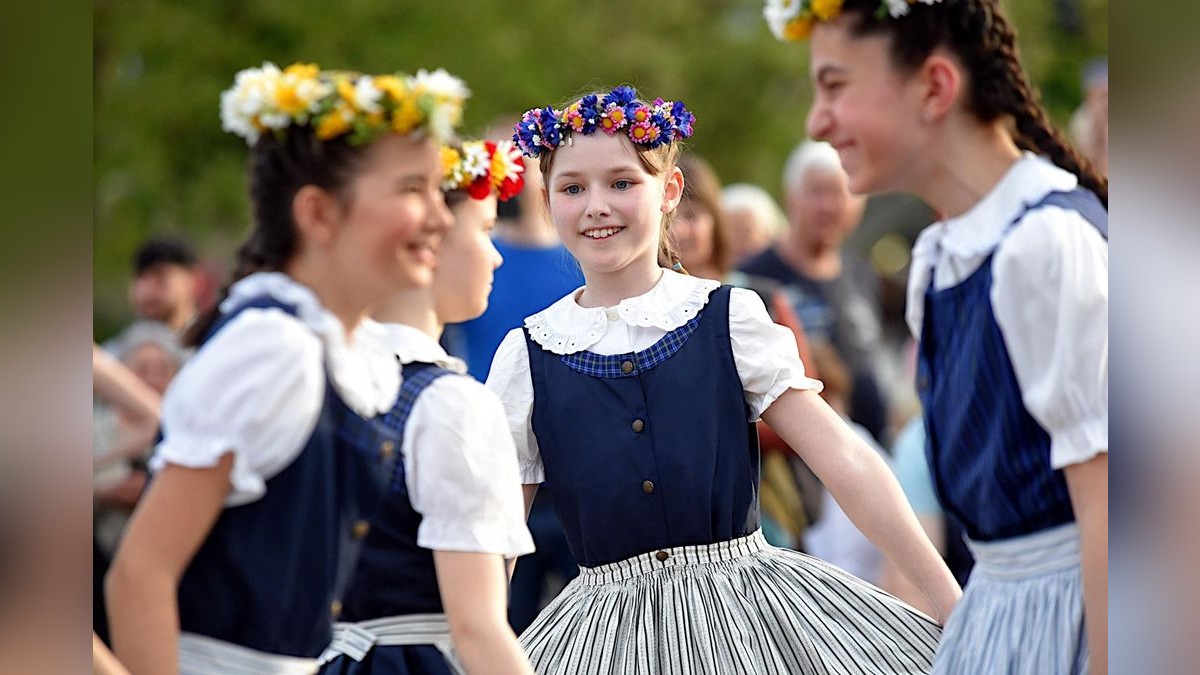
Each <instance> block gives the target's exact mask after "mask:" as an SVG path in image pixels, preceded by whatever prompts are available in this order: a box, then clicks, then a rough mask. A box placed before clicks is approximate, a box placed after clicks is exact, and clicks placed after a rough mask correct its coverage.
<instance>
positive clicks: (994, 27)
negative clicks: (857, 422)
mask: <svg viewBox="0 0 1200 675" xmlns="http://www.w3.org/2000/svg"><path fill="white" fill-rule="evenodd" d="M770 4H771V5H774V7H768V12H767V14H768V18H769V19H772V20H773V23H772V25H773V27H775V29H776V32H777V34H781V35H787V34H790V33H805V32H810V31H811V37H812V58H811V66H810V67H811V70H812V76H813V81H814V83H815V86H814V90H815V92H816V99H815V101H814V103H813V107H812V109H811V110H810V111H809V115H808V132H809V134H810V135H811V136H813V137H814V138H822V139H825V140H828V141H829V142H830V143H832V144H833V145H834V147H836V148H837V149H838V152H839V154H840V155H841V160H842V164H843V166H845V168H846V171H847V173H848V174H849V177H850V183H851V189H852V190H854V191H855V192H859V193H870V192H885V191H887V192H890V191H906V192H912V193H915V194H917V195H918V196H920V197H922V198H923V199H925V200H926V201H927V202H929V203H930V204H931V205H932V206H934V208H935V209H936V210H937V211H938V212H939V213H941V214H942V220H940V221H938V222H936V223H934V224H933V225H931V226H930V227H929V228H927V229H926V230H925V231H924V232H922V234H921V235H920V237H919V238H918V239H917V242H916V244H915V246H914V249H913V263H912V270H913V273H912V275H911V277H910V279H909V292H908V310H907V314H908V316H907V318H908V323H909V327H910V328H911V329H912V331H913V333H914V335H916V336H917V337H918V339H919V340H920V348H919V350H918V359H919V365H918V374H917V388H918V393H919V394H920V397H921V402H922V407H923V409H924V415H925V424H926V428H927V430H928V434H929V442H928V445H927V451H928V454H929V464H930V467H931V470H932V474H933V479H934V485H935V487H936V488H937V492H938V496H939V499H940V500H941V502H942V504H943V505H944V506H945V508H946V511H947V513H949V514H951V517H953V518H955V519H956V520H958V521H959V523H961V524H962V526H963V528H964V530H965V532H966V534H967V537H968V544H969V545H970V547H971V549H972V551H973V553H974V555H975V559H976V565H975V568H974V571H973V572H972V574H971V579H970V581H969V582H968V584H967V588H966V592H965V594H964V596H963V601H962V603H961V604H960V605H959V608H958V609H956V610H955V612H954V614H953V615H952V616H951V617H950V621H949V623H948V624H947V626H946V632H945V635H944V639H943V642H942V645H941V647H940V648H939V652H938V655H937V658H936V661H935V664H934V672H935V673H946V674H949V673H984V674H987V673H1030V674H1033V673H1037V674H1041V673H1084V672H1089V671H1090V672H1091V673H1104V672H1106V671H1107V623H1108V605H1107V585H1108V563H1107V551H1108V459H1107V457H1108V244H1107V233H1108V211H1107V206H1106V204H1107V199H1108V183H1107V180H1105V179H1104V178H1103V177H1101V176H1100V175H1098V174H1097V173H1096V172H1095V171H1094V170H1093V169H1092V167H1091V165H1090V164H1089V163H1088V161H1087V160H1086V159H1084V158H1083V157H1082V156H1081V155H1080V154H1079V153H1077V152H1076V151H1075V150H1074V149H1073V148H1072V147H1071V146H1070V145H1069V144H1068V143H1067V142H1066V141H1065V140H1064V138H1063V136H1062V134H1061V133H1059V131H1058V130H1056V129H1055V128H1054V127H1053V126H1052V125H1051V124H1050V123H1049V121H1048V118H1047V116H1046V112H1045V111H1044V110H1043V109H1042V107H1041V106H1040V105H1039V104H1038V101H1037V95H1036V92H1035V90H1034V89H1033V87H1032V86H1031V85H1030V83H1029V78H1028V76H1027V74H1026V73H1025V71H1024V69H1023V68H1022V67H1021V63H1020V60H1019V58H1018V56H1017V50H1016V36H1015V32H1014V30H1013V28H1012V26H1011V24H1010V23H1009V22H1008V20H1007V19H1006V18H1005V16H1004V14H1003V13H1002V12H1001V11H1000V7H999V3H998V2H997V1H996V0H942V1H938V0H922V2H921V3H917V4H914V3H911V2H905V1H904V0H888V1H887V2H885V3H882V4H881V3H880V2H879V0H845V2H844V3H843V2H841V1H840V0H838V1H837V2H828V1H827V2H821V3H818V2H817V1H816V0H813V1H812V2H811V3H810V2H799V3H793V4H792V5H790V7H789V8H788V9H784V8H782V7H780V6H779V4H778V3H770ZM794 24H805V25H807V28H792V29H789V28H788V26H792V25H794ZM1089 663H1090V666H1089Z"/></svg>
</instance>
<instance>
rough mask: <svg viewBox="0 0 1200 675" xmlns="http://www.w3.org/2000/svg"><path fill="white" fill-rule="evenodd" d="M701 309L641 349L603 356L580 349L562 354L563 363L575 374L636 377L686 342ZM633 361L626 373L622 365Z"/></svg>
mask: <svg viewBox="0 0 1200 675" xmlns="http://www.w3.org/2000/svg"><path fill="white" fill-rule="evenodd" d="M703 314H704V312H700V313H699V314H697V315H696V316H694V317H692V320H691V321H688V322H687V323H685V324H683V325H682V326H680V327H679V328H676V329H675V330H673V331H671V332H670V333H667V334H666V335H664V336H662V337H661V338H659V340H658V342H655V343H654V344H652V345H650V346H649V347H647V348H645V349H643V350H642V351H640V352H633V353H630V354H611V355H603V354H596V353H594V352H589V351H582V352H576V353H574V354H566V355H564V356H562V357H561V358H562V362H563V363H565V364H567V366H568V367H569V368H570V369H571V370H574V371H575V372H577V373H582V374H584V375H590V376H592V377H604V378H609V379H615V378H619V377H636V376H638V375H640V374H642V373H644V372H646V371H648V370H650V369H651V368H654V367H655V366H657V365H658V364H660V363H662V362H664V361H666V360H667V359H669V358H671V357H672V356H674V355H675V352H677V351H679V349H680V348H681V347H683V344H684V343H685V342H687V341H688V338H690V337H691V336H692V333H695V332H696V327H697V326H699V325H700V317H701V316H703ZM627 363H628V364H632V365H633V367H632V368H630V369H629V372H625V364H627Z"/></svg>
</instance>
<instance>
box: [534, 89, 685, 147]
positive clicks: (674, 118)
mask: <svg viewBox="0 0 1200 675" xmlns="http://www.w3.org/2000/svg"><path fill="white" fill-rule="evenodd" d="M695 122H696V116H695V115H693V114H692V113H691V112H689V111H688V109H687V108H685V107H684V105H683V102H682V101H664V100H662V99H661V98H656V99H654V102H653V103H644V102H642V101H639V100H638V99H637V90H635V89H634V88H633V87H630V86H628V85H622V86H619V87H617V88H615V89H613V90H612V91H610V92H608V93H607V94H605V95H604V96H600V95H598V94H588V95H587V96H584V97H583V98H581V99H579V100H578V101H575V102H574V103H572V104H571V105H569V106H567V107H566V109H564V110H555V109H554V108H551V107H550V106H547V107H545V108H532V109H530V110H528V111H527V112H526V113H525V114H524V115H522V116H521V121H519V122H517V123H516V124H515V125H514V126H513V131H514V133H513V141H514V142H515V143H516V144H517V146H518V147H520V148H521V151H522V152H524V153H525V154H526V155H527V156H529V157H537V156H538V155H540V154H541V153H542V152H547V151H553V150H555V149H557V148H558V147H559V146H560V145H562V144H564V143H570V142H571V136H570V135H571V134H572V133H580V134H583V135H585V136H587V135H591V134H594V133H596V131H597V130H601V131H604V133H606V134H608V135H609V136H612V135H613V134H616V133H617V132H618V131H622V132H624V134H625V135H626V136H628V137H629V140H631V141H633V142H634V143H637V144H638V145H644V146H646V147H649V148H656V147H658V146H660V145H663V144H665V143H671V142H673V141H678V140H683V139H685V138H688V137H690V136H691V135H692V125H693V124H695Z"/></svg>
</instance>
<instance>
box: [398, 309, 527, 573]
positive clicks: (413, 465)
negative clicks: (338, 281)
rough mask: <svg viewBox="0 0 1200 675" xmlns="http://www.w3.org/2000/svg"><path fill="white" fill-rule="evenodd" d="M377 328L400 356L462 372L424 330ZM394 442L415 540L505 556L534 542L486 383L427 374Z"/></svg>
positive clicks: (504, 430) (502, 423) (513, 455)
mask: <svg viewBox="0 0 1200 675" xmlns="http://www.w3.org/2000/svg"><path fill="white" fill-rule="evenodd" d="M384 328H385V329H386V330H387V339H388V343H389V345H390V346H391V347H392V349H393V351H394V352H395V354H396V355H397V356H398V357H399V358H400V361H401V362H402V363H412V362H421V363H433V364H436V365H438V366H441V367H443V368H446V369H449V370H453V371H454V372H456V373H459V374H464V373H466V371H467V368H466V364H465V363H463V362H462V361H461V360H459V359H456V358H454V357H451V356H450V355H448V354H446V352H445V351H444V350H443V349H442V348H441V346H440V345H439V344H438V343H437V342H436V341H435V340H434V339H433V338H432V337H430V336H429V335H427V334H426V333H424V332H422V331H420V330H417V329H416V328H413V327H411V326H405V325H401V324H385V326H384ZM401 448H402V450H401V455H402V457H403V458H404V460H403V461H404V473H405V475H404V481H405V485H406V486H407V487H408V496H409V501H410V502H411V503H412V506H413V508H414V509H415V510H416V511H417V512H418V513H420V514H421V516H422V519H421V525H420V527H419V528H418V530H417V544H418V545H419V546H421V547H422V548H426V549H430V550H438V551H465V552H474V553H498V554H500V555H503V556H505V557H510V558H511V557H516V556H520V555H525V554H526V553H531V552H532V551H533V550H534V546H533V537H532V536H531V535H530V534H529V528H528V527H526V525H525V502H524V498H523V496H522V493H521V480H520V475H519V473H518V471H517V452H516V448H514V447H513V442H512V438H511V436H510V435H509V433H508V422H507V421H506V418H505V415H504V408H503V407H502V406H501V405H500V401H499V400H498V399H497V398H496V395H495V394H493V393H492V392H491V391H490V390H488V388H487V387H485V386H483V385H482V384H480V383H479V382H477V381H476V380H474V379H473V378H471V377H452V376H446V377H440V378H438V379H436V380H434V381H433V383H432V384H430V385H429V386H428V387H427V388H426V389H425V391H424V392H422V393H421V395H420V396H419V397H418V398H417V402H416V404H415V405H414V406H413V409H412V412H411V413H410V414H409V418H408V422H407V423H406V425H405V427H404V438H403V439H402V445H401Z"/></svg>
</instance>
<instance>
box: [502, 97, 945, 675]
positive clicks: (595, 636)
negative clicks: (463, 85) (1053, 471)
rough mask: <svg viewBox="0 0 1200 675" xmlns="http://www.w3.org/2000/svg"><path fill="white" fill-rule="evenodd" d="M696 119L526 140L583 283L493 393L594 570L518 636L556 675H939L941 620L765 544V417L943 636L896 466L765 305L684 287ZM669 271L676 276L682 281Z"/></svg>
mask: <svg viewBox="0 0 1200 675" xmlns="http://www.w3.org/2000/svg"><path fill="white" fill-rule="evenodd" d="M693 121H694V118H693V117H692V114H691V113H690V112H688V111H687V109H686V108H685V107H684V106H683V104H682V103H678V102H675V103H671V102H666V101H662V100H661V99H659V100H655V101H654V102H653V103H649V104H647V103H644V102H642V101H641V100H638V98H637V94H636V92H635V91H634V90H633V89H632V88H630V87H618V88H616V89H614V90H612V91H611V92H609V93H608V94H606V95H589V96H585V97H583V98H582V99H580V100H579V101H576V102H575V103H573V104H571V105H570V106H568V107H567V108H566V109H564V110H561V111H560V110H555V109H553V108H543V109H540V110H538V109H535V110H531V111H529V112H528V113H526V114H525V116H524V117H523V118H522V119H521V121H520V122H518V124H517V126H516V140H517V141H518V143H519V144H520V145H521V146H522V149H523V150H524V151H525V153H526V154H527V155H529V156H533V157H538V158H539V159H540V162H541V168H542V171H543V173H544V175H545V184H546V187H545V194H544V199H545V200H546V203H547V205H548V207H549V211H550V215H551V217H552V219H553V221H554V223H555V225H556V227H557V229H558V233H559V235H560V236H561V238H562V240H563V242H564V243H565V244H566V246H567V248H568V249H570V250H571V252H572V254H573V255H574V256H575V258H576V259H577V260H578V261H579V264H580V267H581V268H582V270H583V274H584V277H585V280H586V285H585V286H584V287H582V288H580V289H578V290H577V291H575V292H572V293H571V294H569V295H567V296H566V297H564V298H562V299H561V300H560V301H558V302H556V303H555V304H554V305H551V306H550V307H549V308H548V309H546V310H545V311H542V312H539V313H537V314H534V315H533V316H530V317H528V318H527V319H526V320H525V325H524V327H523V328H520V329H516V330H514V331H513V332H511V333H510V334H509V335H508V336H507V337H506V338H505V340H504V342H503V343H502V344H501V346H500V348H499V350H498V351H497V355H496V359H495V361H494V363H493V366H492V372H491V374H490V375H489V377H488V385H489V386H490V387H492V388H493V389H494V390H495V391H496V392H497V393H498V394H499V395H500V398H501V400H502V401H503V402H504V405H505V409H506V412H507V415H508V421H509V425H510V430H511V433H512V435H513V440H514V441H515V443H516V446H517V453H518V456H519V464H520V471H521V478H522V482H523V483H525V485H526V502H527V503H528V501H529V500H530V499H531V498H532V495H533V494H534V492H535V491H536V489H537V486H538V484H540V483H543V482H544V483H546V484H547V486H548V487H550V489H551V490H553V492H554V504H555V507H556V509H557V510H558V514H559V517H560V519H561V520H562V523H563V526H564V529H565V531H566V533H567V539H568V540H569V542H570V545H571V550H572V552H573V553H574V555H575V558H576V559H577V560H578V562H579V563H580V565H581V566H582V569H581V573H580V576H579V577H577V578H576V579H575V580H574V581H572V582H571V583H570V584H569V585H568V586H567V588H566V589H565V590H564V591H563V592H562V594H561V595H560V596H559V597H558V598H557V599H555V600H554V602H552V603H551V604H550V605H549V606H548V607H547V608H546V609H545V610H544V611H543V612H542V614H541V615H540V616H539V617H538V619H537V620H536V621H534V623H533V625H531V626H530V627H529V629H528V630H527V631H526V632H525V633H524V634H523V635H522V636H521V642H522V643H523V644H524V645H525V648H526V650H527V651H528V653H529V656H530V661H531V662H532V663H533V665H534V668H535V669H536V670H537V671H538V672H541V673H567V674H574V673H634V672H636V673H727V672H739V673H780V674H783V673H925V672H927V671H928V668H929V665H930V660H931V659H932V656H933V651H934V647H935V646H936V643H937V640H938V636H939V634H940V632H941V631H940V628H939V626H938V624H937V622H936V621H934V620H933V619H930V618H928V617H926V616H924V615H922V614H920V613H918V612H917V611H916V610H913V609H912V608H910V607H907V606H906V605H904V604H902V603H901V602H899V601H898V600H896V599H895V598H893V597H891V596H889V595H887V594H886V593H883V592H882V591H880V590H878V589H876V588H874V587H872V586H869V585H867V584H866V583H864V582H862V581H860V580H858V579H856V578H854V577H853V576H851V575H849V574H847V573H845V572H843V571H842V570H839V569H837V568H835V567H833V566H831V565H829V564H827V563H824V562H822V561H820V560H817V559H815V558H811V557H809V556H805V555H803V554H800V553H797V552H794V551H788V550H784V549H778V548H774V547H772V546H770V545H768V544H767V543H766V541H765V540H764V538H763V534H762V531H761V530H760V528H759V508H758V488H759V484H758V479H759V453H758V437H757V434H756V432H755V426H754V424H755V422H756V421H757V420H758V419H759V418H760V417H761V418H762V419H763V420H765V421H766V422H767V423H768V424H770V425H771V426H772V428H774V429H775V431H776V432H778V433H779V435H780V436H781V437H782V438H783V439H784V441H786V442H787V444H788V445H790V446H791V447H793V448H795V449H796V450H797V452H798V453H799V454H800V455H801V456H803V458H804V460H805V461H806V462H807V463H808V465H809V466H811V467H812V468H813V469H814V470H815V471H816V473H817V474H818V475H819V476H820V477H821V478H822V479H823V480H824V481H825V483H826V485H828V486H829V489H830V490H831V491H832V492H833V494H834V495H835V496H836V497H837V498H838V499H839V501H840V502H841V503H842V505H843V506H844V507H845V509H846V511H847V513H849V514H850V515H851V517H852V518H854V520H855V522H856V523H857V524H858V525H859V527H860V528H862V529H863V530H864V532H866V533H867V534H868V535H869V536H870V537H871V538H872V539H873V540H874V541H875V542H876V543H877V544H878V545H879V547H880V548H881V549H882V550H884V551H885V552H886V553H887V554H888V555H890V556H892V557H893V558H894V559H895V560H896V561H897V563H898V564H899V565H900V566H901V567H902V568H903V569H904V570H905V571H906V573H907V574H908V575H909V576H910V577H911V578H912V579H913V581H914V583H915V584H916V585H917V586H918V587H920V588H921V589H922V590H923V591H924V592H925V593H926V594H927V595H928V597H929V599H930V602H931V605H932V606H933V607H936V608H937V610H938V614H939V616H940V617H945V616H946V615H948V614H949V612H950V609H951V607H952V606H953V605H954V603H955V602H956V600H957V599H958V595H959V588H958V586H957V584H956V583H955V582H954V579H953V577H952V576H951V575H950V572H949V570H947V569H946V567H945V565H944V564H943V563H942V561H941V559H940V558H939V557H938V554H937V552H936V551H935V550H934V548H933V546H932V545H931V544H930V543H929V540H928V539H926V538H925V536H924V535H923V534H922V532H921V530H920V526H919V525H918V524H917V521H916V518H915V516H914V515H913V513H912V511H911V510H910V509H909V508H908V506H907V504H906V503H905V500H904V496H903V494H902V493H901V492H900V489H899V487H898V486H897V484H896V482H895V479H893V478H892V476H891V473H890V472H889V471H888V469H887V467H886V465H885V464H884V463H883V462H882V460H881V459H880V458H879V457H878V456H877V455H876V454H875V453H874V452H873V451H872V450H871V449H870V448H868V447H867V446H866V445H864V444H863V442H862V441H861V440H860V439H859V438H858V436H857V435H856V434H855V433H854V432H853V431H851V430H850V429H849V428H848V427H847V426H846V425H845V424H844V423H843V422H842V421H841V419H840V418H839V417H838V416H837V414H836V413H834V412H833V411H832V410H831V409H830V408H829V407H828V406H827V405H826V404H825V403H824V402H823V401H822V400H821V398H820V397H819V396H818V395H817V391H818V390H819V389H820V386H821V384H820V383H819V382H817V381H815V380H812V379H810V378H808V377H806V376H805V374H804V366H803V365H802V364H801V362H800V359H799V357H798V356H797V349H796V340H795V338H794V337H793V336H792V333H791V332H790V331H788V330H787V329H786V328H784V327H782V326H778V325H776V324H774V323H772V322H771V320H770V319H769V318H768V315H767V311H766V308H765V307H764V306H763V303H762V301H761V300H760V299H759V298H758V296H757V295H756V294H755V293H754V292H753V291H749V290H745V289H735V288H730V287H728V286H722V285H721V283H720V282H718V281H712V280H708V279H701V278H696V277H691V276H688V275H686V274H684V273H682V266H681V265H679V264H678V260H677V258H676V256H675V255H674V253H673V251H672V250H671V247H670V243H669V241H670V240H669V238H668V237H667V236H665V229H666V226H667V223H668V222H669V218H670V215H671V214H672V212H673V211H674V210H675V208H676V206H677V205H678V203H679V200H680V198H681V194H682V192H683V176H682V174H681V172H680V170H679V169H678V168H677V167H676V164H675V162H676V155H677V153H678V151H679V145H680V141H682V140H683V139H685V138H687V137H689V136H690V135H691V132H692V123H693ZM664 267H669V268H671V269H664Z"/></svg>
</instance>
